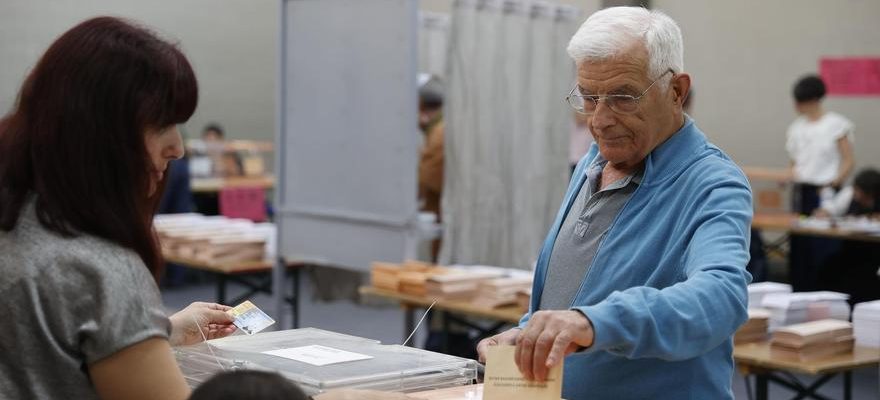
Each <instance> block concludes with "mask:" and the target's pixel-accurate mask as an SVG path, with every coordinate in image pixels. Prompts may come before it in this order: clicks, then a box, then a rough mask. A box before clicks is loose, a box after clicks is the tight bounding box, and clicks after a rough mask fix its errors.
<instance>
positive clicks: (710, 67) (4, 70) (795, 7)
mask: <svg viewBox="0 0 880 400" xmlns="http://www.w3.org/2000/svg"><path fill="white" fill-rule="evenodd" d="M558 3H565V4H571V5H575V6H578V7H581V8H582V9H593V8H594V7H595V5H594V4H596V3H597V1H594V0H591V1H584V0H559V1H558ZM451 5H452V0H422V1H421V3H420V7H421V9H422V10H426V11H433V12H449V10H450V9H451ZM652 6H654V7H656V8H659V9H662V10H664V11H666V12H668V13H669V14H670V15H671V16H672V17H673V18H675V19H676V20H677V21H678V22H679V23H680V25H681V28H682V31H683V33H684V36H685V66H686V69H687V70H688V71H689V72H690V73H691V74H692V76H693V79H694V83H695V87H696V95H695V99H694V100H695V104H694V112H693V114H694V117H695V118H696V119H697V122H698V123H699V125H700V126H701V127H702V128H703V129H704V131H706V133H707V134H708V135H709V136H710V137H711V139H712V140H713V141H714V142H715V143H717V144H718V145H720V146H721V147H722V148H723V149H725V150H726V151H727V152H728V153H729V154H731V155H732V156H733V157H734V158H735V159H736V160H737V161H738V162H740V163H741V164H743V165H762V166H780V167H781V166H784V165H786V164H787V155H786V153H785V149H784V140H785V138H784V136H785V128H786V127H787V125H788V123H789V122H790V121H791V120H792V119H793V118H794V117H795V114H794V110H793V108H792V101H791V94H790V92H791V86H792V84H793V83H794V81H795V80H796V79H797V77H799V76H800V75H802V74H804V73H808V72H815V71H817V69H818V60H819V58H820V57H822V56H846V55H868V56H871V55H873V56H877V55H880V40H877V39H878V38H880V24H878V23H877V16H878V15H880V1H876V0H846V1H834V2H829V1H824V0H778V1H772V2H766V1H759V0H742V1H724V2H720V1H710V2H694V1H685V0H654V1H652ZM276 10H277V2H276V1H275V0H177V1H173V0H152V1H136V0H2V1H0V112H6V111H7V110H8V109H9V108H10V107H11V105H12V104H13V102H14V99H15V95H16V92H17V91H18V88H19V86H20V85H21V81H22V79H23V77H24V76H25V74H26V73H27V71H28V70H29V68H30V67H31V66H32V65H33V63H34V62H35V61H36V59H37V58H38V57H39V56H40V54H42V52H43V51H44V50H45V48H46V47H47V46H48V45H49V43H51V41H52V40H53V39H54V38H55V37H56V36H57V35H59V34H60V33H62V32H63V31H64V30H66V29H68V28H69V27H71V26H72V25H74V24H75V23H77V22H79V21H81V20H83V19H85V18H87V17H89V16H93V15H98V14H113V15H122V16H127V17H131V18H135V19H138V20H140V21H143V22H145V23H147V24H148V25H150V26H153V27H155V28H157V29H158V30H159V31H161V32H162V33H163V34H165V35H167V36H170V37H172V38H175V39H177V40H179V41H180V42H181V45H182V47H183V49H184V51H185V52H186V53H187V55H188V56H189V57H190V59H191V61H192V62H193V64H194V66H195V68H196V72H197V74H198V76H199V79H200V81H201V86H202V92H201V93H202V99H201V102H200V104H199V108H198V110H197V111H196V114H195V116H194V117H193V119H192V120H191V121H190V122H189V123H188V124H187V125H186V129H187V130H188V131H189V132H190V135H191V136H192V135H197V134H198V131H199V129H201V127H202V126H203V125H204V124H205V123H206V122H208V121H218V122H220V123H222V124H223V125H225V126H226V128H227V130H228V132H229V134H230V136H231V137H234V138H250V139H263V140H270V139H271V138H272V136H273V132H274V129H275V119H274V113H275V74H276V61H277V57H276V47H277V29H278V22H277V16H276ZM826 106H827V108H828V109H831V110H835V111H838V112H841V113H843V114H844V115H846V116H847V117H849V118H850V119H852V120H853V121H854V122H855V124H856V126H857V128H856V129H857V130H856V158H857V163H858V165H859V166H865V165H871V164H873V165H880V160H878V161H874V159H872V157H874V154H875V153H876V152H877V150H878V149H880V112H878V111H880V97H869V98H842V97H831V98H829V99H828V100H827V101H826Z"/></svg>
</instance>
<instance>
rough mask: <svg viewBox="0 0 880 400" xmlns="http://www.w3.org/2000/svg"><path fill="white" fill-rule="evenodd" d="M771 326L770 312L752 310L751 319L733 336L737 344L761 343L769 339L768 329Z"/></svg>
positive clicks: (759, 309)
mask: <svg viewBox="0 0 880 400" xmlns="http://www.w3.org/2000/svg"><path fill="white" fill-rule="evenodd" d="M769 324H770V311H768V310H764V309H761V308H750V309H749V319H748V321H746V323H744V324H742V326H740V327H739V329H737V331H736V334H735V335H734V336H733V342H734V343H735V344H740V343H749V342H760V341H762V340H764V339H767V328H768V327H769Z"/></svg>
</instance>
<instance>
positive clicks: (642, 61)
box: [568, 7, 690, 168]
mask: <svg viewBox="0 0 880 400" xmlns="http://www.w3.org/2000/svg"><path fill="white" fill-rule="evenodd" d="M683 53H684V50H683V44H682V38H681V30H680V29H679V28H678V25H677V24H676V23H675V21H673V20H672V19H671V18H669V17H668V16H667V15H666V14H663V13H662V12H659V11H651V10H647V9H645V8H641V7H612V8H606V9H603V10H600V11H598V12H596V13H594V14H593V15H591V16H590V17H589V18H587V20H586V22H584V24H583V25H581V27H580V29H578V31H577V32H576V33H575V34H574V36H573V37H572V38H571V42H570V43H569V45H568V54H569V55H570V56H571V57H572V58H573V59H574V60H575V62H576V63H577V70H578V78H577V81H578V84H577V85H576V86H575V87H574V88H573V89H572V93H571V94H570V96H569V99H570V101H572V100H573V101H575V102H577V101H581V102H582V105H583V106H584V107H583V108H582V109H583V110H584V111H585V112H586V113H588V114H589V123H588V126H589V128H590V132H591V133H592V135H593V138H594V139H595V141H596V143H597V144H598V146H599V151H600V153H601V154H602V156H603V157H605V159H607V160H608V161H609V162H610V163H612V164H613V165H615V166H620V167H626V168H632V167H635V166H637V165H640V164H641V163H642V162H643V160H644V159H645V157H647V155H648V154H649V153H650V152H651V151H653V150H654V149H655V148H656V147H657V146H659V145H660V144H661V143H663V142H664V141H665V140H666V139H668V138H669V137H670V136H672V135H673V134H674V133H675V132H677V131H678V130H679V129H680V128H681V126H682V124H683V122H684V119H683V118H684V117H683V115H684V114H683V112H682V103H683V102H684V99H685V98H686V94H687V92H688V89H689V88H690V76H689V75H688V74H686V73H684V72H683V69H684V61H683V59H684V56H683ZM579 95H580V96H579ZM596 96H598V97H596ZM606 96H609V97H606ZM636 99H637V100H636ZM573 105H576V104H574V103H573Z"/></svg>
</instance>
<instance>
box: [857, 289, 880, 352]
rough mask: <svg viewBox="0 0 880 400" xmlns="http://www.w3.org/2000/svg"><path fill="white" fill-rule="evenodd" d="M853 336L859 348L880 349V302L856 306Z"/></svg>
mask: <svg viewBox="0 0 880 400" xmlns="http://www.w3.org/2000/svg"><path fill="white" fill-rule="evenodd" d="M853 334H854V336H855V337H856V345H857V346H864V347H874V348H880V300H876V301H869V302H866V303H859V304H856V306H855V309H854V311H853Z"/></svg>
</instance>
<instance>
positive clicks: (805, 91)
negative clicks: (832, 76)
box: [793, 75, 825, 103]
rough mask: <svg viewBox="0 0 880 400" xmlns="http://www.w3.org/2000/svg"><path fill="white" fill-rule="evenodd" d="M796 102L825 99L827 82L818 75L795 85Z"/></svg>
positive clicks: (805, 77)
mask: <svg viewBox="0 0 880 400" xmlns="http://www.w3.org/2000/svg"><path fill="white" fill-rule="evenodd" d="M793 94H794V100H795V101H796V102H798V103H804V102H808V101H814V100H821V99H822V98H823V97H825V82H822V78H820V77H818V76H816V75H807V76H804V77H803V78H801V79H799V80H798V81H797V83H796V84H795V85H794V90H793Z"/></svg>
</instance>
